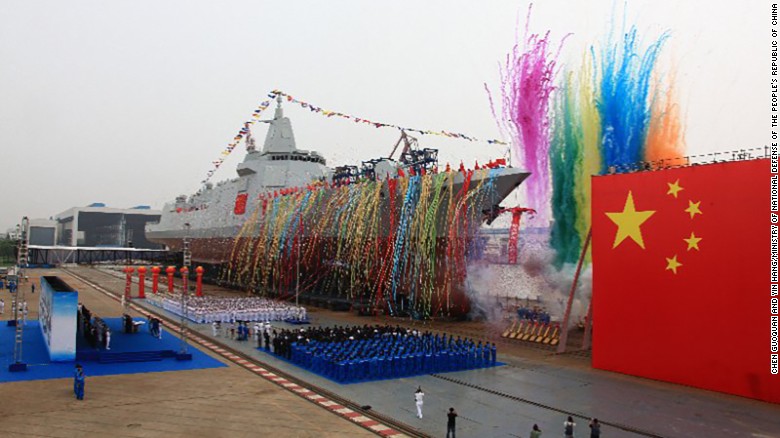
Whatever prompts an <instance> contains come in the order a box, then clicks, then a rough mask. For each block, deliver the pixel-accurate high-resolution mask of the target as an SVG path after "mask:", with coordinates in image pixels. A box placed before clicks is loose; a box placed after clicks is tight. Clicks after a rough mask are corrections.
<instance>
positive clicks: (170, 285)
mask: <svg viewBox="0 0 780 438" xmlns="http://www.w3.org/2000/svg"><path fill="white" fill-rule="evenodd" d="M174 272H176V268H174V267H173V266H168V267H167V268H165V273H166V274H168V293H169V294H172V293H173V273H174Z"/></svg>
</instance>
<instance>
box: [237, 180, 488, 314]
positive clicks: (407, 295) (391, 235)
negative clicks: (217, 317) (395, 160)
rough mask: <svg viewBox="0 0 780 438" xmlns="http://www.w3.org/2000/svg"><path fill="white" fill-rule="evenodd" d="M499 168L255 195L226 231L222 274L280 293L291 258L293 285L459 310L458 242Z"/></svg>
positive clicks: (424, 308) (461, 252)
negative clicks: (246, 213) (228, 241)
mask: <svg viewBox="0 0 780 438" xmlns="http://www.w3.org/2000/svg"><path fill="white" fill-rule="evenodd" d="M499 174H500V170H499V169H480V170H471V171H464V172H463V173H461V172H442V173H427V174H423V175H415V176H410V177H403V178H393V179H389V180H386V181H370V180H366V181H360V182H357V183H355V184H350V185H345V186H336V187H332V188H328V187H324V186H319V187H310V188H309V189H308V190H305V191H297V192H292V193H290V194H289V195H285V196H263V197H262V198H261V199H259V200H258V201H257V202H258V204H257V205H256V208H255V209H254V214H253V215H251V217H250V218H248V219H247V221H246V222H245V223H244V225H243V227H242V228H241V230H240V232H239V233H238V235H237V236H236V238H235V240H234V244H233V249H232V251H231V259H230V263H229V265H228V267H227V269H226V270H225V272H224V280H225V281H227V282H229V283H233V284H238V285H241V286H242V287H244V288H246V289H248V290H253V291H257V292H258V293H261V294H267V295H276V296H279V297H289V294H290V293H292V292H293V291H294V290H295V272H296V269H297V264H298V263H300V269H301V274H302V275H301V283H300V285H299V290H300V291H301V292H302V293H306V292H310V291H317V292H318V293H319V294H330V293H332V294H333V296H334V297H340V298H348V299H365V300H367V301H369V302H370V303H372V305H374V306H377V307H378V308H384V306H385V305H386V306H387V307H388V308H389V309H390V311H391V312H393V313H395V312H399V311H401V310H404V311H412V312H414V313H416V314H419V315H421V316H430V315H434V314H447V313H448V312H450V311H453V310H457V311H458V312H463V311H465V310H467V309H465V307H466V306H467V302H466V300H465V296H464V295H463V292H462V285H463V281H464V279H465V274H466V269H465V264H466V249H467V248H468V247H469V244H470V242H471V240H472V239H473V236H474V235H475V233H476V232H477V229H478V225H479V224H480V223H481V222H482V219H483V214H484V213H483V212H482V208H481V207H480V206H483V205H493V204H494V203H495V202H496V199H497V196H498V195H497V194H496V190H495V189H496V187H495V177H496V176H498V175H499ZM477 176H478V177H479V178H477ZM472 178H473V179H474V180H475V182H474V183H472ZM458 186H460V189H459V190H455V188H456V187H458ZM299 248H300V250H299ZM397 306H408V308H405V309H399V308H398V307H397Z"/></svg>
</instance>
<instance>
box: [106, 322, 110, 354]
mask: <svg viewBox="0 0 780 438" xmlns="http://www.w3.org/2000/svg"><path fill="white" fill-rule="evenodd" d="M110 349H111V330H109V329H108V327H106V350H110Z"/></svg>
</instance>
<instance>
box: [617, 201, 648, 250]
mask: <svg viewBox="0 0 780 438" xmlns="http://www.w3.org/2000/svg"><path fill="white" fill-rule="evenodd" d="M605 214H606V215H607V216H608V217H609V219H610V220H611V221H612V222H614V223H615V225H617V226H618V230H617V233H616V234H615V243H614V244H613V245H612V248H613V249H614V248H617V246H618V245H620V242H622V241H623V240H625V239H626V238H627V237H630V238H631V240H633V241H634V242H636V244H637V245H639V247H640V248H642V249H645V242H644V240H643V239H642V229H641V228H640V226H641V225H642V224H643V223H644V222H645V221H646V220H648V219H649V218H650V216H652V215H653V214H655V211H654V210H645V211H636V207H634V197H633V195H632V194H631V191H629V192H628V197H627V198H626V204H625V205H624V206H623V211H620V212H614V213H605Z"/></svg>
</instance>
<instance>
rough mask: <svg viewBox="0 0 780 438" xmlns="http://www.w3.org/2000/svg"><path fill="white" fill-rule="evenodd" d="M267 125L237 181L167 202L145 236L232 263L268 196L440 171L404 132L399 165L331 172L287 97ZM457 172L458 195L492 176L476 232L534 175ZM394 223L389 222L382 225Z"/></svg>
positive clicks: (386, 161) (367, 164)
mask: <svg viewBox="0 0 780 438" xmlns="http://www.w3.org/2000/svg"><path fill="white" fill-rule="evenodd" d="M261 122H263V123H267V124H268V125H269V126H268V131H267V133H266V136H265V141H264V144H263V148H262V150H258V149H257V148H256V147H255V142H254V138H253V137H252V136H251V133H250V135H248V136H247V138H246V151H247V152H246V156H245V158H244V160H243V162H241V163H240V164H239V165H238V167H237V173H238V176H237V177H236V178H233V179H230V180H226V181H222V182H219V183H216V184H211V183H207V184H205V185H204V186H203V187H202V188H201V190H199V191H198V192H197V193H194V194H192V195H190V196H186V195H182V196H178V197H177V198H176V200H175V201H173V202H169V203H166V204H165V206H164V207H163V211H162V215H161V218H160V221H159V222H158V223H154V224H148V225H147V227H146V237H147V239H149V240H150V241H153V242H157V243H161V244H164V245H165V246H166V247H168V249H170V250H172V251H180V250H182V248H183V242H184V239H185V237H186V238H187V239H188V240H189V242H190V249H191V253H192V260H193V261H194V262H197V263H201V264H208V265H224V264H225V263H227V262H228V261H229V258H230V254H231V248H232V246H233V244H234V240H235V238H236V236H237V235H238V234H239V232H240V230H241V227H242V225H243V224H244V223H245V222H246V221H247V218H250V217H252V216H253V215H254V214H256V213H260V212H259V211H256V210H257V209H258V208H260V204H261V203H260V202H259V200H260V199H262V198H264V197H271V196H273V195H274V194H279V193H280V192H282V193H284V192H285V191H287V190H293V189H296V190H297V188H301V189H305V188H306V187H307V186H310V185H311V184H312V183H317V182H319V183H323V182H328V183H336V184H339V185H343V184H359V183H360V182H361V181H364V180H366V179H372V180H374V181H382V182H383V183H384V184H385V185H387V182H388V180H389V179H391V178H397V177H398V175H399V174H400V175H406V174H412V175H414V174H415V171H416V173H417V174H420V173H425V172H426V170H427V171H429V172H435V171H436V170H437V169H438V162H437V151H435V150H433V149H424V150H419V149H414V148H412V147H413V146H415V145H416V140H414V141H410V137H407V136H406V135H405V134H403V133H402V139H403V140H404V142H405V145H406V147H405V150H404V152H403V153H402V158H401V159H400V160H399V161H396V160H393V159H391V158H380V159H373V160H369V161H364V162H363V165H362V168H358V167H357V166H342V167H336V168H330V167H328V166H327V164H326V160H325V158H324V157H323V156H322V155H320V154H319V153H318V152H316V151H307V150H302V149H298V148H297V147H296V143H295V136H294V133H293V129H292V124H291V122H290V119H289V118H288V117H285V115H284V111H283V109H282V105H281V96H278V97H277V107H276V109H275V113H274V117H273V119H271V120H262V121H261ZM399 142H400V140H399ZM396 146H398V145H397V144H396ZM391 156H392V154H391ZM452 173H453V183H452V184H453V186H454V188H455V190H456V191H457V190H460V189H461V188H462V186H463V184H464V182H465V181H468V183H469V187H477V186H478V185H479V183H480V181H481V180H482V179H484V178H488V174H489V173H490V178H491V183H492V184H491V187H492V190H491V195H490V196H486V197H482V198H481V199H480V201H479V202H480V203H481V205H479V206H478V208H480V209H481V210H482V211H483V212H484V213H485V214H484V216H483V217H480V218H478V219H476V220H471V221H470V222H471V223H469V224H468V225H466V226H467V227H469V228H474V229H476V228H477V227H479V225H480V223H481V222H482V221H485V220H487V221H490V220H492V219H494V215H492V214H491V212H495V211H498V204H499V203H500V202H501V201H502V200H504V199H505V198H506V197H507V196H508V195H509V194H510V193H511V192H512V191H513V190H514V189H515V188H516V187H517V186H519V185H520V184H521V183H522V182H523V181H524V180H525V178H527V177H528V176H529V173H528V172H526V171H523V170H520V169H517V168H513V167H508V166H502V167H500V168H494V169H489V172H488V170H487V169H486V170H485V171H484V172H483V171H477V172H473V174H470V175H469V177H468V178H467V177H466V173H465V172H457V171H453V172H452ZM385 193H387V191H385ZM386 204H387V203H386ZM386 207H389V204H387V205H386ZM304 220H305V219H304ZM389 226H390V224H389V223H385V225H384V228H387V227H389ZM386 232H389V231H387V230H386Z"/></svg>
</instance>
